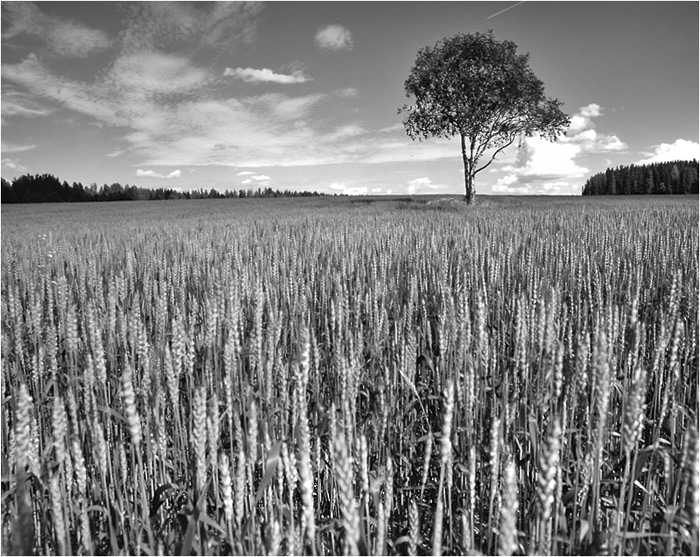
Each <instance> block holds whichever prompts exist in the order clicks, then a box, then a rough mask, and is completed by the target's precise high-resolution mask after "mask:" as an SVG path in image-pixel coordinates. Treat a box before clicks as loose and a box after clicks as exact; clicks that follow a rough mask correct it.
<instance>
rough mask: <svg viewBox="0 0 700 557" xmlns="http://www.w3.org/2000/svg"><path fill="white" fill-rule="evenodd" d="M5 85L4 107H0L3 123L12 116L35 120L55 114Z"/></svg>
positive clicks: (3, 93)
mask: <svg viewBox="0 0 700 557" xmlns="http://www.w3.org/2000/svg"><path fill="white" fill-rule="evenodd" d="M3 77H4V75H3ZM4 85H5V84H4V83H3V91H2V105H0V108H1V109H2V118H3V123H4V120H5V118H8V117H11V116H22V117H27V118H33V117H37V116H48V115H49V114H51V113H52V112H53V109H51V108H47V107H45V106H42V105H41V104H40V103H38V102H37V101H36V100H34V99H32V98H31V97H30V96H29V95H26V94H24V93H20V92H19V91H13V90H10V89H9V88H5V87H4Z"/></svg>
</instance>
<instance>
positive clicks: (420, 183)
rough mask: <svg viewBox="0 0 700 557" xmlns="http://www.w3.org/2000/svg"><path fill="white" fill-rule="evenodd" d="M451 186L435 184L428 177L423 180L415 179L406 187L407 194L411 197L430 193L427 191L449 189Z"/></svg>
mask: <svg viewBox="0 0 700 557" xmlns="http://www.w3.org/2000/svg"><path fill="white" fill-rule="evenodd" d="M448 187H449V186H447V185H446V184H433V182H432V180H431V179H430V178H428V177H427V176H423V177H422V178H414V179H413V180H409V181H408V183H407V185H406V193H408V194H409V195H415V194H416V193H418V194H421V193H429V192H427V191H426V190H441V189H447V188H448Z"/></svg>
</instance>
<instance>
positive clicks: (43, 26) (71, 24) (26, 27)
mask: <svg viewBox="0 0 700 557" xmlns="http://www.w3.org/2000/svg"><path fill="white" fill-rule="evenodd" d="M2 10H3V16H4V17H3V19H4V20H6V21H7V22H8V23H9V25H4V26H3V27H4V28H5V29H4V30H3V33H2V38H3V40H6V39H11V38H14V37H17V36H21V35H29V36H32V37H35V38H39V39H41V40H43V42H44V43H45V44H46V47H47V49H48V51H49V52H50V53H51V54H53V55H57V56H63V57H69V58H84V57H86V56H89V55H90V54H93V53H94V52H98V51H102V50H105V49H107V48H109V47H110V46H112V44H113V42H112V40H111V39H110V38H109V37H108V36H107V34H106V33H104V32H103V31H100V30H99V29H93V28H91V27H88V26H86V25H83V24H82V23H79V22H77V21H74V20H71V19H67V18H64V17H59V16H49V15H47V14H45V13H44V12H42V11H41V10H40V9H39V8H38V7H37V6H36V4H34V3H33V2H3V4H2Z"/></svg>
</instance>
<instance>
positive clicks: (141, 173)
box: [136, 168, 182, 180]
mask: <svg viewBox="0 0 700 557" xmlns="http://www.w3.org/2000/svg"><path fill="white" fill-rule="evenodd" d="M181 174H182V172H181V171H180V170H173V171H172V172H171V173H170V174H159V173H158V172H154V171H153V170H141V169H140V168H139V169H137V170H136V177H137V178H158V179H163V180H172V179H173V178H179V177H180V175H181Z"/></svg>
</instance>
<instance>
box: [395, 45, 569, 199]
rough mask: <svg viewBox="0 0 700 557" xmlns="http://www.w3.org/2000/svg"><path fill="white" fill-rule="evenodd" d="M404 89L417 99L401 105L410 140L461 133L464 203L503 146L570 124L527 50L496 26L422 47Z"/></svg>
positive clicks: (556, 132) (554, 136)
mask: <svg viewBox="0 0 700 557" xmlns="http://www.w3.org/2000/svg"><path fill="white" fill-rule="evenodd" d="M404 87H405V90H406V96H407V97H409V98H410V97H413V98H414V99H415V102H414V104H412V105H404V106H403V107H402V108H400V109H399V113H401V112H404V113H406V114H407V118H406V119H405V121H404V127H405V129H406V133H407V134H408V135H409V136H410V137H411V138H412V139H419V140H420V139H427V138H429V137H454V136H459V137H460V139H461V147H462V159H463V162H464V178H465V190H466V201H467V203H471V202H472V201H473V198H474V195H475V191H474V177H475V175H476V174H477V173H478V172H480V171H482V170H484V169H485V168H486V167H488V166H489V165H490V164H491V163H492V162H493V160H494V159H495V157H496V156H497V155H498V154H499V153H500V152H501V151H503V150H504V149H505V148H507V147H508V146H510V145H512V144H513V143H514V142H515V141H516V140H518V139H522V138H523V137H529V136H532V135H534V134H535V133H538V134H540V135H541V136H543V137H545V138H547V139H549V140H552V141H553V140H556V139H557V137H559V135H561V134H562V133H564V131H565V130H566V128H567V127H568V126H569V123H570V119H569V117H568V116H567V115H566V114H565V113H564V112H562V110H561V106H562V103H561V102H560V101H559V100H557V99H551V98H548V97H546V96H545V94H544V84H543V83H542V81H540V80H539V79H538V78H537V77H536V76H535V74H534V73H533V72H532V69H531V68H530V65H529V54H519V53H518V52H517V45H516V44H515V43H513V42H512V41H498V40H496V38H495V37H494V35H493V32H492V31H489V32H488V33H474V34H469V35H467V34H458V35H455V36H454V37H450V38H444V39H442V40H441V41H439V42H438V43H437V44H436V45H435V46H433V47H430V46H427V47H425V48H422V49H421V50H420V51H419V52H418V55H417V57H416V61H415V64H414V66H413V68H412V69H411V73H410V75H409V77H408V79H407V80H406V82H405V84H404ZM484 161H485V162H484ZM480 163H482V164H481V165H480Z"/></svg>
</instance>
